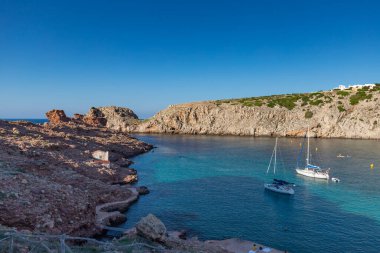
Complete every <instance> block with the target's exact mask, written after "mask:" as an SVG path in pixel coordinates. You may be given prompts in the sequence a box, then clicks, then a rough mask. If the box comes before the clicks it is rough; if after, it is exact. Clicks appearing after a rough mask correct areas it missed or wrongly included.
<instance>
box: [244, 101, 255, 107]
mask: <svg viewBox="0 0 380 253" xmlns="http://www.w3.org/2000/svg"><path fill="white" fill-rule="evenodd" d="M243 105H244V106H253V103H252V102H249V101H245V102H243Z"/></svg>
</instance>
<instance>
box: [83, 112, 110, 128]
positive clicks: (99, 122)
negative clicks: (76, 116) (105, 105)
mask: <svg viewBox="0 0 380 253" xmlns="http://www.w3.org/2000/svg"><path fill="white" fill-rule="evenodd" d="M83 122H84V123H86V124H88V125H90V126H95V127H105V126H106V125H107V119H106V118H104V115H103V113H102V112H101V111H100V110H99V109H97V108H95V107H92V108H91V109H90V111H89V112H88V113H87V114H86V116H84V117H83Z"/></svg>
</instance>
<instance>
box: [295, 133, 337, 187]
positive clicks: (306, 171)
mask: <svg viewBox="0 0 380 253" xmlns="http://www.w3.org/2000/svg"><path fill="white" fill-rule="evenodd" d="M306 137H307V155H306V166H305V168H303V169H302V168H296V171H297V173H298V174H300V175H303V176H306V177H312V178H319V179H327V180H329V178H330V176H329V171H330V169H327V170H323V169H321V167H319V166H317V165H313V164H311V163H310V136H309V127H308V128H307V133H306ZM301 151H302V149H301Z"/></svg>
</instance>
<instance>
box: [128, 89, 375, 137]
mask: <svg viewBox="0 0 380 253" xmlns="http://www.w3.org/2000/svg"><path fill="white" fill-rule="evenodd" d="M307 126H310V131H311V135H312V136H314V137H326V138H332V137H336V138H365V139H379V138H380V89H379V90H373V91H366V92H364V91H363V92H362V91H358V92H356V93H355V91H347V92H346V93H343V92H341V93H339V92H338V91H331V92H319V93H311V94H301V95H293V94H291V95H283V96H273V97H259V98H250V99H240V100H221V101H206V102H196V103H187V104H180V105H174V106H170V107H169V108H167V109H165V110H163V111H160V112H159V113H157V114H156V115H155V116H154V117H152V118H151V119H149V120H147V121H144V122H142V123H141V124H139V125H133V126H130V127H128V129H127V130H128V131H130V132H140V133H174V134H210V135H248V136H296V137H299V136H304V135H305V131H306V129H307Z"/></svg>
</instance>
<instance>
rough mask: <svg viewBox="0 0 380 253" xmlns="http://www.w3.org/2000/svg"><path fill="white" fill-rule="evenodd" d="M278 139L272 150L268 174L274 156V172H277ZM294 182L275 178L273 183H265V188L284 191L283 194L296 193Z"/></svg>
mask: <svg viewBox="0 0 380 253" xmlns="http://www.w3.org/2000/svg"><path fill="white" fill-rule="evenodd" d="M277 140H278V138H276V144H275V145H274V149H273V152H272V156H271V158H270V161H269V165H268V169H267V174H268V172H269V169H270V167H271V163H272V159H273V157H274V162H273V174H276V165H277ZM293 186H294V184H293V183H289V182H287V181H285V180H280V179H273V182H272V183H271V184H264V188H265V189H266V190H270V191H273V192H277V193H282V194H290V195H293V194H294V189H293Z"/></svg>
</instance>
